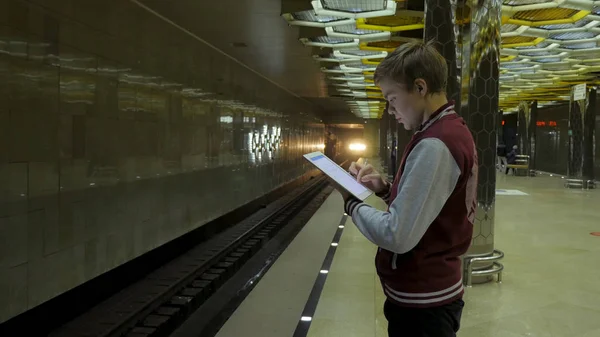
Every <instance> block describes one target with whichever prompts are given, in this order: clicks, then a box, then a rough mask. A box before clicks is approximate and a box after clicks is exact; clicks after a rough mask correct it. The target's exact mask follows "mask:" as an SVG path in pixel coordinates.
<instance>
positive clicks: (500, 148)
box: [496, 142, 506, 171]
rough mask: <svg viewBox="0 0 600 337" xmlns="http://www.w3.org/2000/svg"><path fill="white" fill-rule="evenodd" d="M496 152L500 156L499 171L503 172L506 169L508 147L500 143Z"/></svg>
mask: <svg viewBox="0 0 600 337" xmlns="http://www.w3.org/2000/svg"><path fill="white" fill-rule="evenodd" d="M496 152H497V153H496V154H497V156H498V163H497V165H498V170H500V171H502V170H504V168H505V167H506V145H505V144H504V143H502V142H500V143H498V145H497V147H496Z"/></svg>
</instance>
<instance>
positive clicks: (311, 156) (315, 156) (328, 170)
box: [304, 152, 373, 201]
mask: <svg viewBox="0 0 600 337" xmlns="http://www.w3.org/2000/svg"><path fill="white" fill-rule="evenodd" d="M304 158H306V159H307V160H308V161H309V162H311V163H312V164H313V165H315V166H316V167H317V168H318V169H319V170H321V171H323V173H325V174H326V175H327V176H328V177H329V178H331V179H333V180H334V181H335V182H336V183H338V185H340V186H341V187H343V188H344V189H345V190H346V191H348V192H350V194H352V195H353V196H355V197H356V198H358V199H359V200H361V201H365V199H367V198H368V197H369V196H370V195H371V194H373V192H371V190H369V189H368V188H366V187H364V186H363V185H361V184H360V183H359V182H358V181H356V178H354V177H353V176H352V175H351V174H350V173H348V172H346V170H344V169H343V168H341V167H340V166H339V165H338V164H336V163H334V162H333V160H331V159H329V158H328V157H327V156H325V155H324V154H323V153H321V152H313V153H307V154H305V155H304Z"/></svg>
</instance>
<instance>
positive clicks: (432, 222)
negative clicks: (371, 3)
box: [342, 43, 478, 337]
mask: <svg viewBox="0 0 600 337" xmlns="http://www.w3.org/2000/svg"><path fill="white" fill-rule="evenodd" d="M447 76H448V70H447V65H446V61H445V59H444V58H443V57H442V56H441V55H440V54H439V53H438V52H437V51H436V50H435V48H434V47H433V46H432V45H431V44H424V43H406V44H403V45H402V46H400V47H399V48H398V49H396V50H395V51H394V52H393V53H391V54H389V55H388V56H387V57H386V58H385V59H384V60H383V61H382V62H381V64H379V66H378V67H377V70H376V71H375V82H376V83H377V84H378V85H379V86H380V88H381V90H382V92H383V95H384V97H385V99H386V100H387V101H388V102H389V110H388V112H389V113H390V114H392V115H394V117H395V118H396V119H397V120H398V122H399V123H402V124H403V125H404V127H405V128H406V129H407V130H415V133H414V135H413V137H412V139H411V141H410V143H409V144H408V145H407V147H406V149H405V152H404V156H403V158H402V162H401V165H400V167H399V170H398V174H397V175H396V178H395V181H394V182H393V183H389V182H387V181H386V180H385V179H384V178H383V177H382V176H381V175H380V174H379V173H378V172H376V171H375V170H374V169H373V167H372V166H370V165H366V166H364V167H362V166H360V165H358V164H356V163H353V164H352V165H351V168H350V171H351V173H352V174H353V175H355V176H356V177H357V179H358V181H360V182H361V183H363V184H364V185H365V186H367V187H369V188H370V189H372V190H373V191H374V192H376V193H377V194H378V196H380V197H382V198H383V199H384V200H385V201H386V202H387V203H388V205H389V208H388V210H387V211H386V212H382V211H379V210H376V209H374V208H372V207H370V206H368V205H366V204H364V203H362V202H360V201H359V200H357V199H354V198H352V197H350V196H349V195H348V194H347V193H346V192H344V191H342V194H343V196H344V198H345V200H346V202H345V210H346V213H348V214H349V215H351V216H352V219H353V221H354V223H355V224H356V226H357V227H358V229H359V230H360V231H361V232H362V233H363V234H364V235H365V236H366V237H367V238H368V239H369V240H370V241H371V242H373V243H374V244H376V245H378V246H379V250H378V252H377V257H376V267H377V273H378V274H379V277H380V280H381V283H382V286H383V291H384V293H385V295H386V297H387V301H386V303H385V306H384V313H385V316H386V318H387V320H388V323H389V324H388V333H389V336H390V337H396V336H402V337H421V336H423V337H425V336H428V337H446V336H448V337H449V336H456V332H457V331H458V329H459V326H460V318H461V313H462V308H463V306H464V302H463V301H462V295H463V293H464V290H463V285H462V268H461V260H460V256H461V255H463V254H464V253H465V252H466V251H467V249H468V248H469V246H470V244H471V237H472V233H473V219H474V216H475V209H476V207H477V205H476V192H477V170H478V163H477V151H476V148H475V144H474V141H473V137H472V135H471V132H470V131H469V129H468V127H467V125H466V124H465V122H464V120H463V119H462V118H461V117H459V116H458V115H457V114H456V112H455V111H454V105H453V103H452V102H448V100H447V99H446V93H445V92H446V83H447Z"/></svg>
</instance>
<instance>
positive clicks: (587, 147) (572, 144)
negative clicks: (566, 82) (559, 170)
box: [565, 87, 597, 188]
mask: <svg viewBox="0 0 600 337" xmlns="http://www.w3.org/2000/svg"><path fill="white" fill-rule="evenodd" d="M596 94H597V93H596V89H595V88H593V89H592V90H589V92H586V94H585V95H584V96H583V97H582V98H581V99H578V97H576V89H575V87H574V88H573V90H572V92H571V102H570V107H569V156H568V167H567V178H568V179H567V183H566V184H565V186H566V187H569V188H593V187H594V182H593V181H594V142H595V140H594V133H595V123H596V116H595V115H596Z"/></svg>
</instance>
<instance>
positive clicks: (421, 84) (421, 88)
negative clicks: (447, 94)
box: [415, 78, 429, 96]
mask: <svg viewBox="0 0 600 337" xmlns="http://www.w3.org/2000/svg"><path fill="white" fill-rule="evenodd" d="M428 89H429V88H427V82H425V80H423V79H422V78H417V79H416V80H415V90H416V91H417V92H418V93H419V95H421V96H425V95H426V94H427V92H428Z"/></svg>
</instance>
